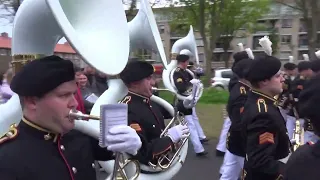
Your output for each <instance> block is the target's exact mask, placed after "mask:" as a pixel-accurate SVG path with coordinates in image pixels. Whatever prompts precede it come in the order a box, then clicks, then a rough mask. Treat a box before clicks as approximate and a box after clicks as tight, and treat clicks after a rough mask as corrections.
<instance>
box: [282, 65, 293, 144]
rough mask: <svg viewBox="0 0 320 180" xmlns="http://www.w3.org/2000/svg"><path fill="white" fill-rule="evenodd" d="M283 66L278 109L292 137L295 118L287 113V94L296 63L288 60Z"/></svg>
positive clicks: (288, 100) (288, 102) (288, 103)
mask: <svg viewBox="0 0 320 180" xmlns="http://www.w3.org/2000/svg"><path fill="white" fill-rule="evenodd" d="M283 68H284V79H285V80H284V82H283V92H282V93H281V95H280V96H279V105H280V107H281V108H280V111H281V113H282V115H283V116H284V118H285V120H286V127H287V130H288V134H289V139H292V137H293V130H294V127H295V120H296V118H295V117H294V116H290V115H288V113H289V110H290V97H289V94H290V89H291V86H292V82H293V80H294V78H295V77H296V76H297V65H296V64H294V63H292V62H288V63H285V64H284V65H283Z"/></svg>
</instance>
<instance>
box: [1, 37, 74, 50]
mask: <svg viewBox="0 0 320 180" xmlns="http://www.w3.org/2000/svg"><path fill="white" fill-rule="evenodd" d="M0 48H7V49H11V37H9V36H8V33H6V32H3V33H1V36H0ZM54 52H56V53H70V54H76V52H75V50H73V48H72V47H71V46H70V44H69V43H68V42H65V43H64V44H57V45H56V47H55V49H54Z"/></svg>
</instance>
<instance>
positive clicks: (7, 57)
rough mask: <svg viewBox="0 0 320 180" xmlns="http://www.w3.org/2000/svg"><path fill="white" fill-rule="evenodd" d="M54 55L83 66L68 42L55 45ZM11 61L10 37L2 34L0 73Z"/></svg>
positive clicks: (0, 41)
mask: <svg viewBox="0 0 320 180" xmlns="http://www.w3.org/2000/svg"><path fill="white" fill-rule="evenodd" d="M54 54H55V55H57V56H60V57H62V58H64V59H68V60H71V61H72V62H73V63H75V64H77V65H78V66H81V67H83V66H84V63H83V61H82V60H81V57H80V56H79V55H78V54H77V53H76V52H75V51H74V50H73V48H72V47H71V46H70V44H69V43H68V42H66V43H64V44H57V45H56V47H55V49H54ZM11 60H12V57H11V37H9V36H8V33H5V32H3V33H1V36H0V72H4V71H6V70H7V69H8V68H9V65H10V61H11Z"/></svg>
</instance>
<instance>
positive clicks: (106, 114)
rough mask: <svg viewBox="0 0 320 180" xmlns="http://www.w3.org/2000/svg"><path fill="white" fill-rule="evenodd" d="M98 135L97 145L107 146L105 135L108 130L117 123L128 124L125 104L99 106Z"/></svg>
mask: <svg viewBox="0 0 320 180" xmlns="http://www.w3.org/2000/svg"><path fill="white" fill-rule="evenodd" d="M100 112H101V121H100V137H99V145H100V146H101V147H107V146H108V143H107V141H106V137H107V135H108V132H109V130H110V129H111V128H112V127H114V126H118V125H126V126H127V125H128V105H127V104H107V105H102V106H101V110H100Z"/></svg>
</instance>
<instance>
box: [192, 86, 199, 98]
mask: <svg viewBox="0 0 320 180" xmlns="http://www.w3.org/2000/svg"><path fill="white" fill-rule="evenodd" d="M197 92H198V85H197V84H194V85H193V87H192V102H195V101H196V97H197V94H198V93H197Z"/></svg>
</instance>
